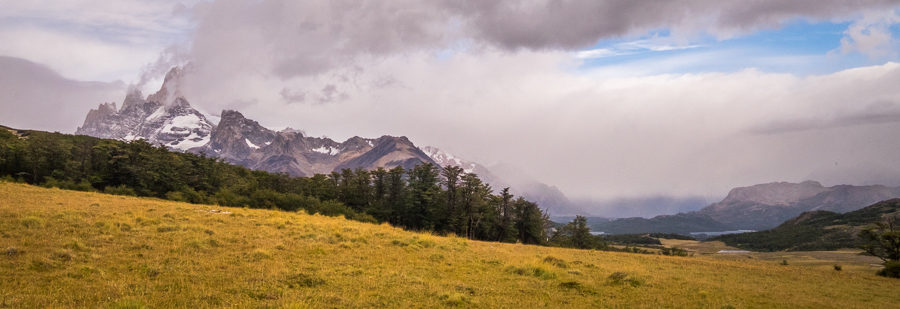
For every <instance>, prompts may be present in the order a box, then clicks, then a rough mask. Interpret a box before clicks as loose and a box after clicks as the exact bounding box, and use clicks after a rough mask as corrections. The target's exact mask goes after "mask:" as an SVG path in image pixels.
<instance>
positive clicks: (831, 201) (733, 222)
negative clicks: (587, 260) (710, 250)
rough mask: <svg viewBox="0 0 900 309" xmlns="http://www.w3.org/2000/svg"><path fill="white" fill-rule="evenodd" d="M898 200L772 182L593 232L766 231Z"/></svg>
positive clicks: (886, 191)
mask: <svg viewBox="0 0 900 309" xmlns="http://www.w3.org/2000/svg"><path fill="white" fill-rule="evenodd" d="M898 197H900V187H886V186H881V185H871V186H852V185H837V186H831V187H825V186H823V185H822V184H821V183H818V182H816V181H804V182H801V183H790V182H772V183H765V184H758V185H753V186H749V187H739V188H734V189H732V190H731V191H730V192H729V193H728V195H727V196H726V197H725V198H724V199H722V201H719V202H717V203H713V204H711V205H709V206H706V207H704V208H702V209H700V210H698V211H692V212H686V213H679V214H676V215H665V216H656V217H653V218H649V219H646V218H624V219H617V220H611V221H608V222H599V223H597V224H594V225H592V229H594V230H596V231H603V232H606V233H612V234H633V233H654V232H660V233H681V234H687V233H692V232H717V231H728V230H767V229H771V228H774V227H776V226H778V225H779V224H781V223H783V222H785V221H786V220H788V219H791V218H794V217H796V216H798V215H800V214H801V213H803V212H809V211H829V212H835V213H845V212H850V211H854V210H858V209H860V208H863V207H866V206H868V205H872V204H873V203H876V202H879V201H883V200H888V199H892V198H898Z"/></svg>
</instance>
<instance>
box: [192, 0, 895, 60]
mask: <svg viewBox="0 0 900 309" xmlns="http://www.w3.org/2000/svg"><path fill="white" fill-rule="evenodd" d="M898 3H900V1H888V0H860V1H843V0H794V1H782V0H764V1H737V0H733V1H718V0H717V1H713V0H693V1H691V0H676V1H635V0H610V1H595V0H586V1H566V0H538V1H506V0H499V1H449V0H447V1H408V0H397V1H345V0H333V1H285V0H266V1H251V2H246V1H232V0H220V1H215V2H212V3H204V4H199V5H197V7H196V10H195V12H196V16H195V17H196V18H197V19H198V21H199V24H198V27H197V31H196V33H195V38H194V41H193V42H192V48H193V54H194V55H193V56H194V58H195V59H197V60H200V61H204V62H208V63H210V65H211V66H212V65H217V66H223V65H224V66H225V68H231V67H237V68H240V69H241V70H265V71H266V72H268V73H270V74H274V75H276V76H279V77H281V78H290V77H293V76H303V75H314V74H319V73H323V72H326V71H328V70H330V69H333V68H335V67H340V66H347V65H351V64H353V63H355V61H356V60H357V57H358V56H360V55H374V56H376V57H378V56H383V55H392V54H396V53H405V52H411V51H415V50H421V49H425V50H441V49H448V48H453V47H454V46H455V44H458V43H459V42H469V43H475V44H476V45H479V46H485V47H499V48H501V49H507V50H518V49H523V48H524V49H534V50H544V49H553V50H571V49H579V48H585V47H589V46H591V45H593V44H595V43H597V42H598V41H599V40H601V39H606V38H613V37H622V36H629V35H640V34H645V33H646V32H647V31H651V30H657V29H667V30H671V31H673V32H675V33H676V34H679V35H688V36H690V35H694V34H712V35H716V36H719V37H728V36H732V35H737V34H742V33H747V32H750V31H753V30H756V29H760V28H774V27H778V26H780V25H782V24H784V23H785V22H788V21H792V20H795V19H809V20H823V19H824V20H830V19H846V18H851V17H855V16H856V15H859V14H860V12H862V11H867V10H879V9H883V8H887V7H890V6H896V5H897V4H898ZM470 47H472V46H470ZM475 47H477V46H475ZM254 58H270V59H267V60H270V61H262V60H263V59H254Z"/></svg>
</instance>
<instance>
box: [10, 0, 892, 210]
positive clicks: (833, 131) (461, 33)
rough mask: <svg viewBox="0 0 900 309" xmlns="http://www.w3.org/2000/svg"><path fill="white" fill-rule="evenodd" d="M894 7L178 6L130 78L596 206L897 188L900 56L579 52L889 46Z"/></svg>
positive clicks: (681, 0) (272, 2)
mask: <svg viewBox="0 0 900 309" xmlns="http://www.w3.org/2000/svg"><path fill="white" fill-rule="evenodd" d="M898 5H900V1H887V0H859V1H841V0H796V1H781V0H764V1H737V0H731V1H714V0H693V1H690V0H674V1H633V0H611V1H590V0H588V1H561V0H537V1H508V0H498V1H450V0H435V1H418V0H415V1H414V0H396V1H376V0H373V1H349V0H346V1H345V0H330V1H288V0H260V1H236V0H217V1H212V2H200V3H198V4H196V5H189V6H187V7H186V8H185V7H179V9H178V10H177V11H178V14H181V15H189V16H190V17H191V18H190V19H191V23H190V24H191V25H192V26H191V29H192V30H191V32H190V35H189V42H187V44H185V45H176V46H174V47H172V48H170V49H169V50H167V51H166V52H164V54H163V55H162V56H161V57H160V60H159V61H157V62H155V63H151V64H148V65H146V66H145V70H144V71H145V73H146V74H145V75H143V76H142V77H141V78H140V79H139V84H144V83H147V82H149V81H151V80H153V79H154V75H161V74H162V72H163V71H164V70H165V69H166V68H167V67H168V66H170V65H172V64H176V63H186V62H190V63H191V65H190V68H189V69H188V70H187V72H186V73H185V76H184V78H183V79H182V81H183V84H182V85H180V86H181V87H182V88H181V89H182V90H183V92H184V94H185V95H186V96H187V98H188V100H189V101H190V102H191V104H192V105H195V106H197V107H199V108H200V109H201V110H203V111H206V112H209V113H213V114H215V113H217V112H218V111H220V110H222V109H238V110H241V111H242V112H243V113H244V114H245V115H247V116H248V117H250V118H253V119H256V120H259V121H260V122H261V123H262V124H264V125H266V126H269V127H272V128H276V129H278V128H283V127H287V126H290V127H295V128H302V129H305V130H306V131H308V132H310V133H312V134H313V135H328V136H332V137H335V138H346V137H350V136H353V135H361V136H379V135H381V134H392V135H406V136H409V137H410V138H411V139H412V140H413V141H414V142H416V143H417V144H418V145H423V146H424V145H434V146H438V147H441V148H445V150H449V151H450V152H453V153H457V154H458V155H460V156H462V157H465V158H470V159H473V160H476V161H479V162H481V163H484V164H486V165H490V164H492V163H497V162H503V163H508V164H510V165H514V166H517V167H520V168H521V169H523V170H527V171H528V174H531V175H533V176H534V177H536V178H538V179H539V180H541V181H544V182H546V183H549V184H553V185H556V186H558V187H559V188H561V189H562V190H563V191H564V192H566V193H567V194H570V195H572V196H573V197H584V198H589V199H593V200H606V199H616V198H628V197H647V196H675V197H694V196H697V195H699V196H703V197H710V196H712V197H716V196H721V195H722V194H724V193H726V192H727V191H728V189H729V188H731V187H734V186H740V185H749V184H754V183H760V182H769V181H780V180H786V181H802V180H805V179H810V178H812V179H817V180H820V181H822V182H823V183H825V184H836V183H854V184H863V183H884V184H894V185H900V177H898V176H897V175H900V168H898V167H897V166H896V164H895V161H896V158H895V156H894V154H896V153H898V152H900V144H897V143H896V140H897V138H898V133H897V132H900V122H897V121H895V120H896V118H895V117H897V116H896V115H897V114H896V113H895V112H897V110H896V108H895V107H894V106H895V104H896V102H900V89H897V87H896V85H897V84H898V83H900V65H898V64H896V63H886V64H883V65H875V66H869V67H861V68H857V69H851V70H845V71H840V72H836V73H831V74H823V75H813V76H796V75H792V74H776V73H767V72H761V71H758V70H754V69H746V70H741V71H737V72H731V73H717V72H709V73H694V74H660V73H659V72H658V71H653V70H650V71H649V72H650V73H642V72H644V71H642V70H647V69H648V68H650V69H655V68H665V67H668V66H669V65H670V64H668V63H666V62H665V61H669V62H673V61H675V62H677V61H680V60H673V59H656V60H648V61H647V62H642V63H637V64H628V63H626V64H622V66H620V67H617V68H615V69H611V68H598V69H586V68H584V67H582V66H581V65H582V64H583V61H584V60H583V59H580V58H578V57H577V56H578V53H577V52H578V51H582V50H584V49H589V48H591V47H593V45H594V44H596V43H597V42H598V41H599V40H603V39H612V38H626V39H628V38H633V39H634V40H632V42H643V41H641V40H642V39H643V38H644V36H646V35H647V34H648V33H661V32H662V33H665V34H664V35H665V36H667V40H666V41H665V42H664V45H659V46H655V47H654V46H650V45H636V46H613V47H617V48H619V50H611V51H609V52H611V53H615V52H620V53H621V52H628V51H630V49H641V50H644V49H648V50H652V48H662V49H667V50H672V49H689V48H693V47H696V46H697V45H696V44H697V42H695V41H694V38H695V37H698V36H699V37H706V36H713V37H715V38H718V39H727V38H730V37H733V36H739V35H742V34H747V33H753V32H754V31H757V30H759V29H773V28H777V27H780V26H783V25H786V24H788V23H791V22H794V21H796V20H809V21H813V22H815V21H841V22H850V23H851V25H856V26H858V27H857V28H854V27H850V29H848V31H847V32H846V33H845V34H844V36H845V37H846V39H845V42H844V43H843V44H844V46H843V47H841V48H840V51H841V52H842V53H863V54H866V55H875V54H878V53H882V51H884V50H889V51H890V48H885V46H889V45H885V44H884V42H893V41H891V40H893V38H892V37H891V34H890V33H889V32H885V31H882V30H884V29H885V25H889V24H891V23H895V22H896V20H895V19H891V18H892V17H890V16H896V12H897V8H898ZM157 10H158V9H157ZM873 12H891V14H893V15H885V14H876V13H873ZM0 14H2V13H0ZM879 16H882V17H884V16H888V17H884V18H882V17H879ZM872 30H875V31H874V32H873V31H872ZM885 33H887V38H885ZM641 44H643V43H641ZM889 44H893V43H889ZM603 53H604V52H603V51H600V50H598V51H596V52H595V54H594V56H598V55H601V54H603ZM23 54H25V52H23ZM48 55H49V56H47V58H48V59H49V58H54V57H55V56H54V55H53V54H48ZM583 55H584V56H590V55H589V54H583ZM692 56H694V57H695V58H699V59H695V61H708V60H709V59H707V58H706V57H707V56H708V55H697V54H693V55H692ZM876 57H877V56H876ZM57 58H58V57H57ZM583 58H590V57H583ZM54 59H56V58H54ZM654 61H656V62H654ZM629 65H632V66H629ZM635 66H639V67H635ZM636 69H637V70H636ZM622 72H626V73H629V74H620V73H622ZM635 72H637V73H635ZM158 77H159V76H157V77H156V78H158ZM96 103H98V102H92V104H91V105H95V104H96ZM86 110H87V109H86V108H85V109H84V111H86ZM72 114H74V115H78V117H76V118H80V117H81V115H83V112H80V113H79V112H74V113H72ZM68 116H69V117H71V115H68ZM78 120H80V119H78ZM72 129H74V127H73V128H72Z"/></svg>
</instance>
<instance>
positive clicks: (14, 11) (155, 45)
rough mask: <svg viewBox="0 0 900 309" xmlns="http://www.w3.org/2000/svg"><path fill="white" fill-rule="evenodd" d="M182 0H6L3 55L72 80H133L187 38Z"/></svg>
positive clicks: (0, 25)
mask: <svg viewBox="0 0 900 309" xmlns="http://www.w3.org/2000/svg"><path fill="white" fill-rule="evenodd" d="M180 2H182V1H136V0H125V1H96V0H77V1H62V2H60V1H43V0H38V1H3V4H2V6H3V10H0V40H2V42H3V44H0V55H5V56H11V57H18V58H23V59H28V60H31V61H35V62H38V63H42V64H45V65H47V66H49V67H50V68H52V69H53V70H55V71H57V72H59V73H60V74H62V75H63V76H65V77H68V78H74V79H79V80H103V81H111V80H124V81H129V82H133V81H135V79H136V78H138V75H139V73H140V71H141V68H142V67H143V66H145V65H146V64H148V63H151V62H153V61H154V60H156V58H157V57H158V55H159V53H160V51H161V50H163V49H164V48H166V46H168V45H170V44H173V43H176V42H179V43H180V42H181V41H183V40H184V39H186V35H187V31H188V30H189V29H190V28H191V26H192V22H191V21H190V19H189V17H190V16H189V15H187V14H186V8H184V7H183V5H181V4H180ZM191 2H193V1H191ZM188 4H190V3H188Z"/></svg>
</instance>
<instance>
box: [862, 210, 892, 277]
mask: <svg viewBox="0 0 900 309" xmlns="http://www.w3.org/2000/svg"><path fill="white" fill-rule="evenodd" d="M897 221H898V218H897V217H896V216H894V217H889V218H887V219H885V220H884V221H882V222H878V223H876V224H875V227H871V228H868V229H864V230H862V231H860V232H859V237H860V238H862V239H863V241H865V245H863V246H862V247H861V248H862V249H863V250H865V252H866V253H868V254H870V255H872V256H875V257H878V258H880V259H881V260H882V261H884V269H882V270H881V271H879V272H878V274H879V275H882V276H885V277H895V278H900V226H898V222H897Z"/></svg>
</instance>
